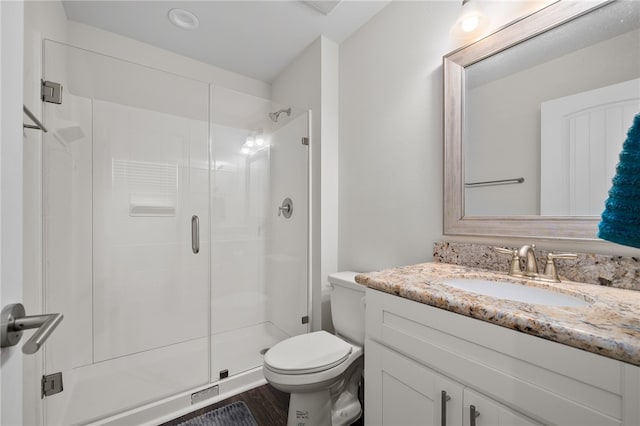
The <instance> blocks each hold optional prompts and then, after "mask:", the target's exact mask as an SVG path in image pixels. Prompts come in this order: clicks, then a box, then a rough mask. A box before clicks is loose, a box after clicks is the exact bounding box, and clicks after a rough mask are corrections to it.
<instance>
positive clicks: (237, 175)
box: [211, 87, 309, 381]
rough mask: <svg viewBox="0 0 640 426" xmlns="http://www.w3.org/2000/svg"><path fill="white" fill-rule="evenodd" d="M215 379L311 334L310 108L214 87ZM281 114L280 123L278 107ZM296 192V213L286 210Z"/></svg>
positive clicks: (249, 366) (239, 370)
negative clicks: (277, 346) (285, 342)
mask: <svg viewBox="0 0 640 426" xmlns="http://www.w3.org/2000/svg"><path fill="white" fill-rule="evenodd" d="M211 93H212V96H211V98H212V99H213V103H212V112H211V160H212V161H211V166H212V172H211V212H212V257H211V262H212V269H211V307H212V308H211V375H212V381H216V380H218V379H224V378H225V377H232V376H234V375H236V374H240V373H242V372H245V371H247V370H251V369H253V368H256V367H261V366H262V361H263V357H262V356H263V354H264V353H265V352H266V350H267V349H268V348H270V347H271V346H273V345H274V344H276V343H277V342H279V341H281V340H283V339H286V338H288V337H290V336H293V335H297V334H301V333H306V332H307V331H308V318H307V315H308V278H307V275H308V243H309V238H308V237H309V220H308V218H309V215H308V203H309V195H308V194H309V189H308V188H309V180H308V179H309V164H308V158H309V147H308V145H305V144H303V143H302V142H303V138H305V137H308V136H309V112H308V111H304V110H299V109H298V110H296V109H295V108H293V109H289V108H288V107H287V108H285V107H283V106H281V105H274V104H273V103H272V102H271V101H269V100H266V99H261V98H256V97H253V96H250V95H247V94H243V93H239V92H235V91H233V90H230V89H225V88H221V87H212V92H211ZM282 109H285V110H288V113H286V112H285V113H281V114H280V115H279V116H278V119H277V121H274V119H272V118H271V117H272V115H270V113H273V112H274V111H279V110H282ZM286 198H289V199H290V200H291V201H292V203H293V210H292V214H291V215H284V214H282V212H281V211H280V209H279V207H281V206H282V203H283V201H284V200H285V199H286Z"/></svg>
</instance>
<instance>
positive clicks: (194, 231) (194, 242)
mask: <svg viewBox="0 0 640 426" xmlns="http://www.w3.org/2000/svg"><path fill="white" fill-rule="evenodd" d="M191 250H192V251H193V254H198V253H199V252H200V219H198V216H196V215H193V216H191Z"/></svg>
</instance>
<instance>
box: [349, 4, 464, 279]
mask: <svg viewBox="0 0 640 426" xmlns="http://www.w3.org/2000/svg"><path fill="white" fill-rule="evenodd" d="M459 8H460V5H459V4H458V3H457V2H455V3H454V2H402V1H401V2H392V3H391V4H389V6H387V7H386V8H384V9H383V10H382V11H381V12H380V13H379V14H378V15H376V16H375V17H374V18H373V19H372V20H371V21H369V22H368V23H367V24H366V25H365V26H364V27H362V28H361V29H360V30H359V31H358V32H356V33H355V34H354V35H352V36H351V37H350V38H349V39H348V40H346V41H345V42H343V43H342V44H341V46H340V157H339V158H340V169H339V170H340V172H339V173H340V204H339V205H340V209H339V252H338V253H339V262H338V265H339V269H353V270H356V271H368V270H375V269H380V268H384V267H390V266H394V265H402V264H409V263H417V262H422V261H425V260H428V259H430V258H431V246H432V243H433V241H436V240H437V239H439V238H440V236H441V229H442V69H441V63H442V56H443V55H444V54H446V53H447V52H448V51H450V50H452V48H453V47H454V45H453V42H452V40H451V39H450V36H449V29H450V27H451V26H452V25H453V23H454V22H455V20H456V18H457V13H458V12H459Z"/></svg>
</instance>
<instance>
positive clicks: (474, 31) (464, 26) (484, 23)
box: [452, 0, 490, 39]
mask: <svg viewBox="0 0 640 426" xmlns="http://www.w3.org/2000/svg"><path fill="white" fill-rule="evenodd" d="M479 1H480V0H462V10H461V11H460V17H459V18H458V20H457V21H456V24H455V25H454V27H453V30H452V34H453V36H454V37H455V38H458V39H468V38H471V37H474V36H477V35H478V34H481V33H482V32H483V31H484V30H486V29H487V27H488V26H489V21H490V20H489V17H488V16H486V15H485V14H484V13H483V12H482V9H481V8H480V5H479Z"/></svg>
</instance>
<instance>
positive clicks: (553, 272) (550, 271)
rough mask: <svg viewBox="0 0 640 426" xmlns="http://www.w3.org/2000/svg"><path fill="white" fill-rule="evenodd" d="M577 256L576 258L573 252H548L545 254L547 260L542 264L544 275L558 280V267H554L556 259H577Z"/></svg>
mask: <svg viewBox="0 0 640 426" xmlns="http://www.w3.org/2000/svg"><path fill="white" fill-rule="evenodd" d="M577 258H578V255H577V254H575V253H551V252H549V254H547V262H546V264H545V265H544V275H545V276H546V277H547V278H550V279H552V280H553V281H555V282H560V277H559V276H558V269H557V267H556V259H577Z"/></svg>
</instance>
